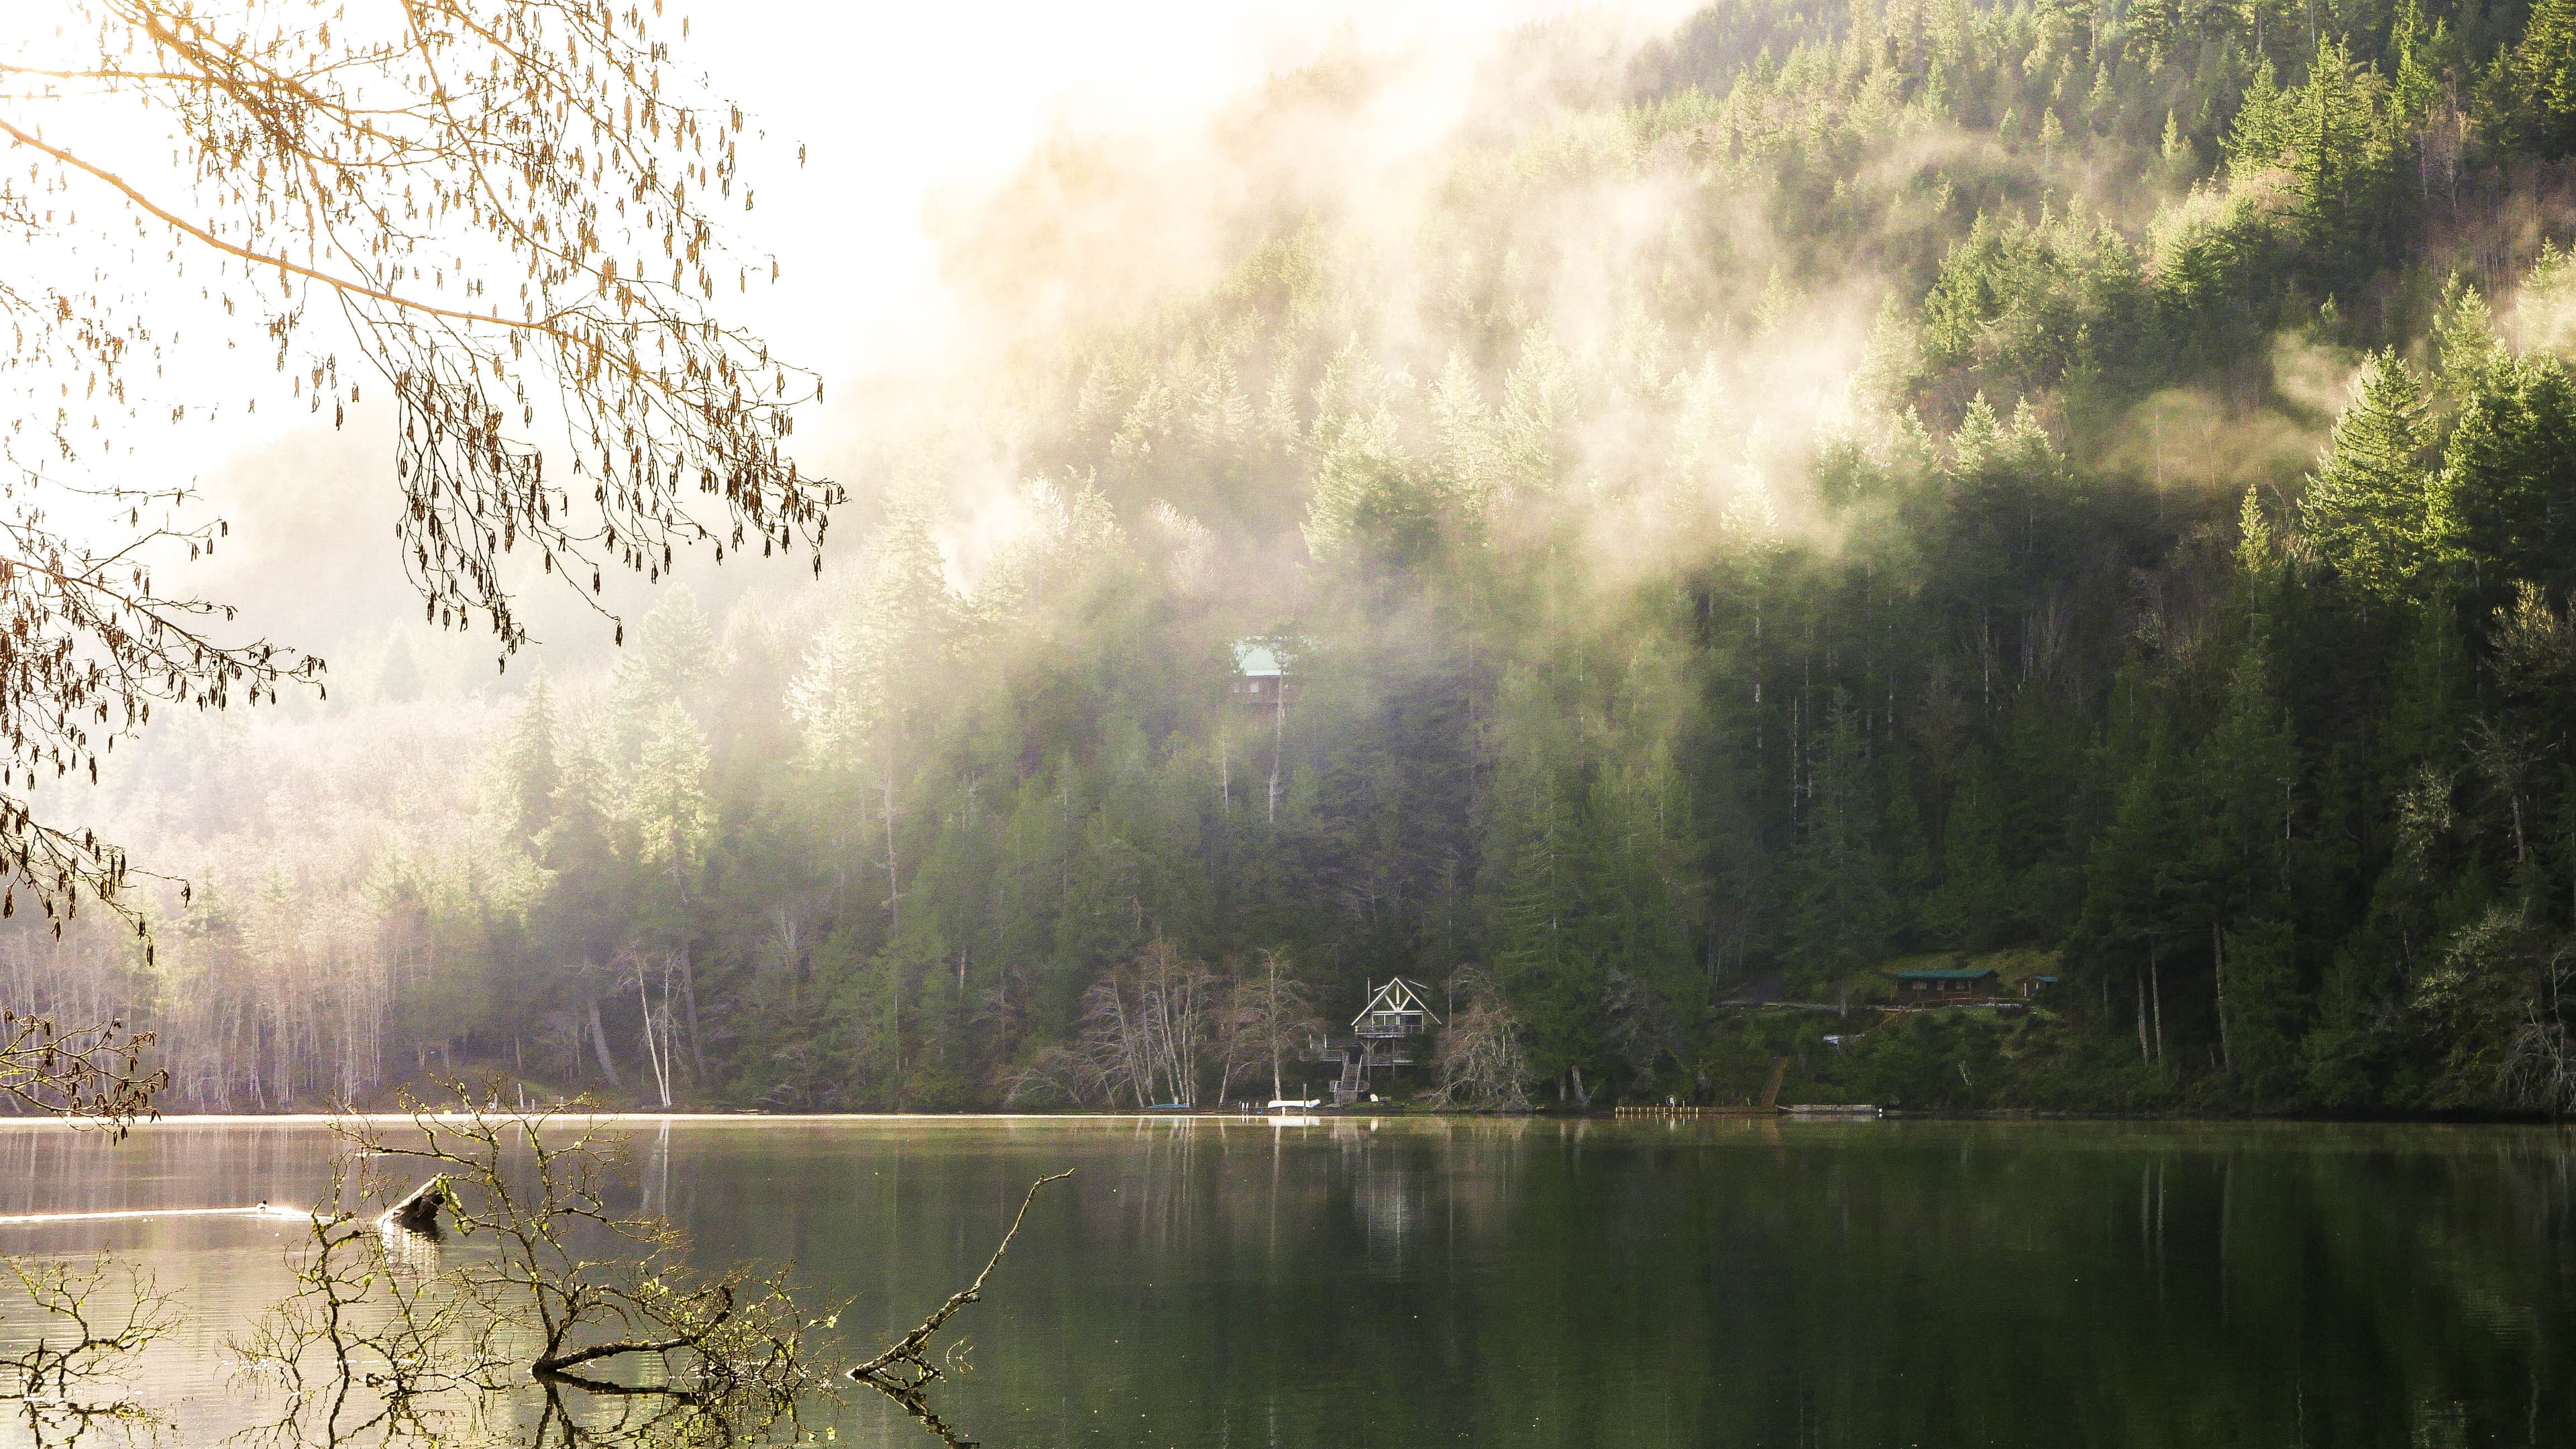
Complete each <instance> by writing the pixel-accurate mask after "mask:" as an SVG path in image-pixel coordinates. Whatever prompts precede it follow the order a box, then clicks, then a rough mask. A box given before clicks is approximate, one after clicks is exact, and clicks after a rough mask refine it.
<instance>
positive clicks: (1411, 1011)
mask: <svg viewBox="0 0 2576 1449" xmlns="http://www.w3.org/2000/svg"><path fill="white" fill-rule="evenodd" d="M1424 991H1425V988H1424V987H1423V985H1422V983H1421V982H1419V981H1407V980H1405V979H1404V978H1403V977H1401V976H1397V977H1392V978H1390V979H1389V980H1388V981H1387V983H1386V984H1385V985H1383V986H1371V987H1370V988H1369V994H1368V1004H1367V1005H1366V1006H1363V1007H1361V1008H1360V1014H1359V1015H1357V1016H1354V1017H1352V1018H1351V1037H1352V1038H1353V1039H1352V1040H1349V1041H1338V1042H1327V1043H1325V1044H1324V1045H1323V1047H1322V1050H1321V1051H1320V1052H1319V1053H1318V1055H1319V1056H1320V1058H1321V1059H1322V1060H1325V1061H1329V1062H1334V1063H1336V1064H1338V1065H1339V1066H1340V1067H1341V1075H1340V1078H1339V1079H1338V1080H1336V1081H1335V1082H1334V1083H1333V1105H1334V1106H1336V1107H1347V1106H1349V1105H1351V1104H1352V1103H1353V1102H1356V1101H1358V1100H1359V1099H1360V1097H1361V1096H1362V1095H1363V1094H1364V1093H1366V1092H1367V1091H1368V1085H1369V1073H1371V1072H1373V1071H1377V1070H1379V1069H1381V1068H1385V1067H1409V1066H1412V1065H1414V1064H1415V1063H1417V1062H1419V1061H1421V1060H1422V1051H1421V1044H1422V1043H1423V1042H1424V1041H1425V1040H1426V1039H1427V1038H1428V1037H1429V1036H1430V1034H1431V1030H1432V1028H1434V1027H1436V1026H1438V1025H1440V1018H1439V1016H1438V1015H1437V1014H1436V1013H1434V1012H1433V1011H1432V1010H1431V1008H1430V1007H1428V1006H1426V1005H1424V1004H1423V1000H1422V998H1423V995H1424Z"/></svg>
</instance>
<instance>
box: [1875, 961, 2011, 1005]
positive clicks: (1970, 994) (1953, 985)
mask: <svg viewBox="0 0 2576 1449" xmlns="http://www.w3.org/2000/svg"><path fill="white" fill-rule="evenodd" d="M1995 981H1996V976H1995V973H1994V969H1993V968H1992V967H1988V966H1974V967H1968V966H1961V967H1944V968H1940V969H1937V970H1930V971H1899V972H1897V973H1896V1004H1897V1005H1899V1006H1924V1005H1931V1004H1936V1003H1939V1002H1944V1001H1982V1000H1984V999H1985V998H1987V997H1990V996H1992V995H1994V994H1995Z"/></svg>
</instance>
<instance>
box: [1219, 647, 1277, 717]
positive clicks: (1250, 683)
mask: <svg viewBox="0 0 2576 1449" xmlns="http://www.w3.org/2000/svg"><path fill="white" fill-rule="evenodd" d="M1292 687H1293V686H1292V684H1291V682H1290V676H1289V673H1288V656H1287V654H1286V653H1285V652H1284V651H1283V650H1282V648H1281V646H1280V641H1278V640H1276V639H1238V640H1236V641H1235V644H1234V682H1233V684H1232V685H1231V686H1230V688H1231V689H1232V698H1233V700H1234V703H1235V704H1236V705H1237V706H1239V707H1241V708H1244V709H1251V710H1273V711H1275V710H1282V709H1285V708H1287V706H1288V696H1289V693H1290V691H1291V689H1292Z"/></svg>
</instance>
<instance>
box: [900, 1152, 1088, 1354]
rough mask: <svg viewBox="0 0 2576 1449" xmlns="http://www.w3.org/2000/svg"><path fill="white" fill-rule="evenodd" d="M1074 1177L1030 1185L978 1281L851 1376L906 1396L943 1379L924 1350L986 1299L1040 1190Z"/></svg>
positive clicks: (1068, 1170) (1063, 1174)
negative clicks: (962, 1314) (963, 1313)
mask: <svg viewBox="0 0 2576 1449" xmlns="http://www.w3.org/2000/svg"><path fill="white" fill-rule="evenodd" d="M1071 1176H1073V1169H1072V1168H1069V1167H1068V1168H1066V1169H1065V1170H1064V1171H1062V1172H1059V1173H1056V1174H1055V1175H1053V1176H1051V1177H1041V1178H1039V1179H1038V1180H1037V1181H1035V1182H1033V1183H1030V1184H1029V1193H1028V1196H1026V1197H1024V1198H1021V1199H1020V1211H1019V1214H1018V1215H1017V1216H1015V1217H1013V1218H1012V1219H1011V1230H1010V1231H1009V1232H1006V1233H1004V1234H1002V1241H1001V1242H1000V1243H999V1244H998V1245H997V1246H995V1247H994V1249H993V1256H992V1257H991V1258H989V1259H987V1260H986V1261H985V1264H984V1271H983V1272H981V1273H978V1274H976V1275H975V1281H974V1282H972V1283H969V1284H967V1285H966V1286H965V1287H964V1288H963V1289H961V1290H959V1291H958V1292H955V1293H952V1294H950V1295H948V1301H947V1302H945V1303H942V1304H940V1305H939V1306H938V1307H937V1308H935V1309H933V1310H932V1311H931V1314H930V1316H929V1317H928V1318H925V1319H923V1320H921V1326H920V1327H918V1328H916V1329H914V1330H913V1331H912V1332H910V1333H907V1334H905V1335H904V1336H903V1337H902V1338H900V1339H897V1340H896V1341H895V1344H894V1346H893V1347H892V1348H889V1349H887V1350H886V1351H885V1352H883V1353H881V1354H878V1355H877V1356H876V1357H875V1358H872V1359H869V1360H868V1361H867V1362H866V1363H863V1364H861V1365H859V1366H858V1367H857V1368H854V1369H852V1370H850V1377H852V1378H854V1379H857V1380H859V1381H860V1382H862V1383H869V1384H874V1385H876V1386H877V1387H878V1388H881V1389H887V1390H889V1391H896V1390H900V1391H902V1392H903V1393H908V1392H910V1391H911V1390H913V1389H915V1388H918V1387H919V1386H920V1385H922V1384H926V1383H928V1382H930V1381H931V1380H932V1379H935V1378H938V1377H940V1376H941V1375H940V1372H939V1370H938V1369H937V1368H935V1367H933V1366H932V1365H931V1362H930V1360H928V1359H926V1358H923V1357H922V1356H921V1351H922V1349H923V1348H925V1347H927V1346H928V1345H929V1343H930V1339H931V1336H932V1335H933V1334H936V1333H937V1332H939V1329H940V1325H942V1324H944V1323H946V1322H947V1321H948V1320H949V1319H950V1318H952V1317H954V1316H955V1315H956V1312H957V1310H958V1309H960V1308H963V1307H965V1306H966V1305H967V1304H969V1303H972V1302H975V1301H976V1300H977V1299H979V1298H981V1297H983V1296H984V1280H985V1279H987V1278H990V1277H992V1276H993V1270H994V1269H995V1268H998V1267H1000V1266H1001V1263H1002V1255H1003V1254H1004V1253H1007V1252H1009V1251H1010V1250H1011V1240H1012V1239H1013V1238H1016V1237H1018V1236H1019V1235H1020V1224H1021V1223H1023V1222H1025V1221H1027V1220H1028V1216H1029V1204H1030V1203H1033V1202H1036V1201H1037V1200H1038V1189H1039V1188H1042V1187H1044V1186H1046V1185H1047V1184H1048V1183H1050V1182H1062V1181H1064V1180H1065V1179H1066V1178H1068V1177H1071ZM901 1396H902V1393H898V1394H897V1397H898V1398H900V1397H901Z"/></svg>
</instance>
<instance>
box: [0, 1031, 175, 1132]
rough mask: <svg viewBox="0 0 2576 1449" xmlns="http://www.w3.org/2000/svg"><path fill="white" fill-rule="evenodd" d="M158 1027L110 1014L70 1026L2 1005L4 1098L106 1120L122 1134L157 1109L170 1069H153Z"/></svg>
mask: <svg viewBox="0 0 2576 1449" xmlns="http://www.w3.org/2000/svg"><path fill="white" fill-rule="evenodd" d="M151 1044H152V1033H150V1032H148V1031H146V1032H136V1031H129V1030H127V1029H126V1025H125V1023H124V1021H123V1020H121V1019H118V1018H110V1019H109V1020H107V1021H105V1022H102V1023H100V1024H98V1025H96V1026H87V1027H74V1028H72V1029H70V1030H65V1029H63V1028H61V1027H59V1026H57V1025H55V1023H54V1022H53V1021H52V1020H50V1019H49V1018H46V1017H41V1016H20V1015H18V1014H17V1013H16V1012H14V1011H12V1010H10V1009H9V1008H7V1007H0V1100H5V1101H6V1102H7V1103H9V1104H10V1105H12V1106H14V1107H18V1108H22V1109H27V1110H32V1111H35V1112H40V1113H44V1114H46V1115H49V1116H62V1117H71V1118H75V1119H80V1120H86V1121H92V1122H97V1123H101V1124H104V1125H105V1126H106V1127H107V1128H108V1130H109V1131H110V1132H112V1133H113V1134H115V1135H116V1136H118V1137H122V1136H124V1135H125V1133H126V1131H127V1129H128V1128H130V1127H132V1126H133V1125H134V1123H135V1122H136V1121H137V1120H139V1119H142V1118H146V1117H151V1116H154V1115H157V1114H156V1113H155V1112H154V1111H153V1108H152V1098H153V1096H154V1095H155V1094H156V1093H158V1092H159V1091H160V1090H161V1088H162V1087H164V1086H166V1085H167V1084H168V1083H169V1080H170V1076H169V1073H167V1072H164V1071H158V1070H155V1071H149V1072H147V1071H145V1070H144V1069H143V1048H145V1047H147V1046H149V1045H151Z"/></svg>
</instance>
